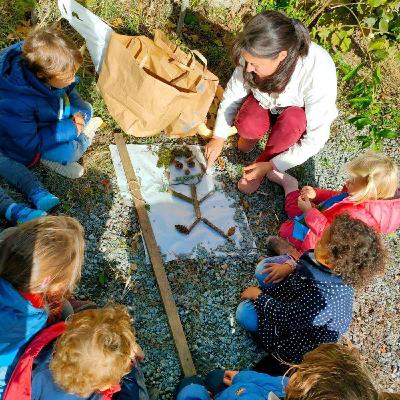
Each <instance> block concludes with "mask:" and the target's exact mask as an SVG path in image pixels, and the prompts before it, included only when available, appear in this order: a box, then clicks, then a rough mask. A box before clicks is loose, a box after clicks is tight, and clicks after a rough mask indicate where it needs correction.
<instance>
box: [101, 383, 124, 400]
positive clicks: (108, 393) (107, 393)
mask: <svg viewBox="0 0 400 400" xmlns="http://www.w3.org/2000/svg"><path fill="white" fill-rule="evenodd" d="M120 390H121V386H120V385H114V386H111V387H110V388H109V389H107V390H103V391H102V392H100V394H101V395H103V399H102V400H111V399H112V395H113V394H114V393H117V392H119V391H120Z"/></svg>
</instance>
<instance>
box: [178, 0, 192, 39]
mask: <svg viewBox="0 0 400 400" xmlns="http://www.w3.org/2000/svg"><path fill="white" fill-rule="evenodd" d="M188 8H189V0H182V4H181V12H180V14H179V21H178V26H177V28H176V33H177V35H178V36H180V35H181V33H182V27H183V23H184V22H185V16H186V10H187V9H188Z"/></svg>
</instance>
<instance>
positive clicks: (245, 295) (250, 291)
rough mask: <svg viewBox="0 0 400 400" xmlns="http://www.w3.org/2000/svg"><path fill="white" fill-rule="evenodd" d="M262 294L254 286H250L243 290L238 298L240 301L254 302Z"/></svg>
mask: <svg viewBox="0 0 400 400" xmlns="http://www.w3.org/2000/svg"><path fill="white" fill-rule="evenodd" d="M261 293H262V290H261V289H260V288H258V287H256V286H250V287H248V288H247V289H244V290H243V292H242V293H241V295H240V298H241V299H242V300H246V299H249V300H255V299H256V298H257V297H258V296H259V295H260V294H261Z"/></svg>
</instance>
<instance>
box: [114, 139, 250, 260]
mask: <svg viewBox="0 0 400 400" xmlns="http://www.w3.org/2000/svg"><path fill="white" fill-rule="evenodd" d="M189 147H190V148H191V150H192V152H193V154H196V157H197V158H198V159H199V160H200V161H201V162H203V163H205V160H204V157H203V155H202V153H201V151H200V148H199V146H189ZM127 149H128V153H129V156H130V159H131V162H132V165H133V168H134V170H135V173H136V176H137V178H138V180H139V182H140V186H141V193H142V197H143V199H144V200H145V202H146V203H147V204H149V210H148V213H149V218H150V222H151V225H152V228H153V231H154V235H155V237H156V240H157V243H158V245H159V247H160V250H161V253H162V254H163V256H164V259H165V261H171V260H174V259H176V258H178V257H179V258H193V259H194V258H197V257H198V254H199V253H198V252H199V251H206V252H207V253H210V254H211V253H213V254H217V255H223V254H225V253H226V252H229V254H230V255H233V254H232V252H234V253H236V254H238V255H240V254H241V252H243V251H246V253H247V254H249V253H255V252H256V246H255V243H254V240H253V238H252V234H251V231H250V228H249V226H248V223H247V219H246V216H245V214H244V212H243V210H242V209H241V208H240V206H239V205H238V204H237V202H236V201H235V200H234V199H231V198H229V197H228V196H227V195H226V194H225V193H224V192H222V191H221V190H220V189H218V183H215V182H214V179H213V177H212V176H211V175H210V173H209V172H208V173H207V174H206V175H205V176H204V177H203V179H202V181H201V182H200V183H199V184H198V185H197V187H196V188H197V193H198V196H197V197H198V199H201V198H202V197H203V196H205V195H206V194H207V193H208V192H209V191H210V190H213V189H216V191H215V193H214V194H213V195H211V196H210V197H209V198H208V199H206V200H205V201H204V202H203V203H202V204H201V205H200V207H201V212H202V216H204V217H205V218H207V219H209V220H210V221H211V222H212V223H213V224H214V225H216V226H218V227H219V228H220V229H222V230H223V231H224V232H225V233H226V232H227V230H228V229H229V228H230V227H232V226H235V227H236V232H235V234H234V235H233V236H232V237H231V238H232V239H233V243H232V242H230V241H228V240H227V239H225V238H224V237H222V236H221V235H219V234H218V233H217V232H215V231H214V230H213V229H211V228H210V227H208V226H207V225H206V224H204V223H203V222H199V223H198V224H197V226H195V227H194V228H193V230H192V231H191V232H190V234H189V235H185V234H182V233H180V232H178V231H177V230H176V229H175V225H176V224H181V225H185V226H187V227H189V226H190V225H191V224H192V223H193V222H194V220H195V218H196V217H195V211H194V207H193V205H192V204H191V203H187V202H185V201H184V200H181V199H179V198H176V197H174V196H172V195H171V194H170V193H168V192H167V191H166V190H167V188H168V186H169V181H168V178H167V176H166V174H165V170H164V168H158V167H157V166H156V164H157V159H158V156H157V154H156V151H153V150H152V148H151V146H147V145H134V144H128V145H127ZM153 149H154V148H153ZM110 151H111V156H112V160H113V164H114V168H115V171H116V175H117V180H118V185H119V188H120V191H121V195H122V196H123V197H124V198H125V199H126V200H128V201H129V199H131V195H130V193H129V190H128V185H127V182H126V178H125V174H124V171H123V167H122V163H121V160H120V157H119V154H118V150H117V148H116V146H115V145H111V146H110ZM171 172H172V174H174V167H172V168H171ZM171 188H173V189H174V190H175V191H177V192H180V193H182V194H184V195H186V196H188V197H191V193H190V186H186V185H182V184H179V185H173V186H171ZM244 247H245V248H244Z"/></svg>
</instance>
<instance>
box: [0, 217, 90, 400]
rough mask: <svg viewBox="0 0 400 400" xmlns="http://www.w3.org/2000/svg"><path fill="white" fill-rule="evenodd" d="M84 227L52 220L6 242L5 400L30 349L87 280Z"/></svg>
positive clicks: (0, 250) (0, 272) (2, 256)
mask: <svg viewBox="0 0 400 400" xmlns="http://www.w3.org/2000/svg"><path fill="white" fill-rule="evenodd" d="M83 255H84V238H83V228H82V226H81V225H80V223H79V222H78V221H76V220H75V219H73V218H70V217H62V216H47V217H43V218H39V219H35V220H33V221H29V222H26V223H24V224H22V225H19V226H17V227H15V228H10V229H9V230H7V231H6V232H5V233H3V235H2V238H1V241H0V320H1V324H2V326H3V327H4V328H6V329H1V331H0V398H1V397H2V393H3V391H4V388H5V386H6V384H7V381H8V379H9V378H10V375H11V373H12V371H13V369H14V366H15V364H16V362H17V360H18V357H19V356H20V354H21V353H22V351H23V349H24V347H25V346H26V344H27V343H28V342H29V341H30V340H31V338H32V337H33V336H35V335H36V334H37V333H38V332H39V331H40V330H42V329H43V328H44V327H45V326H46V325H47V324H48V322H49V320H50V321H53V320H55V319H57V318H58V317H59V316H60V312H61V310H62V306H63V301H64V299H66V298H68V297H69V295H70V293H72V291H73V290H74V288H75V285H76V283H77V282H78V280H79V279H80V276H81V268H82V263H83Z"/></svg>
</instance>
